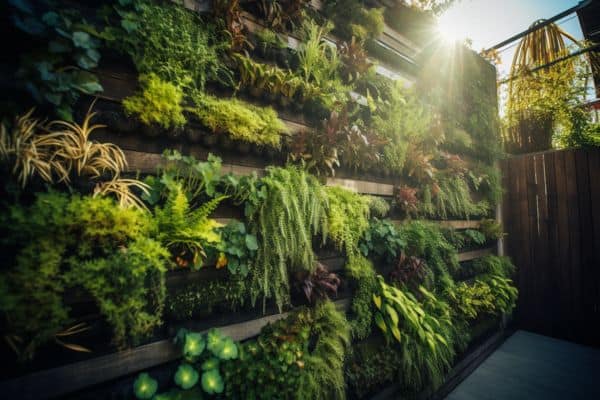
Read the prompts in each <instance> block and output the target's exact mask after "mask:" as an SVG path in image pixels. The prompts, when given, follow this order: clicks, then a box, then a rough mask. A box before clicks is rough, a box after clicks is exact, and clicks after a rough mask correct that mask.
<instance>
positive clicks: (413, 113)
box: [372, 83, 441, 176]
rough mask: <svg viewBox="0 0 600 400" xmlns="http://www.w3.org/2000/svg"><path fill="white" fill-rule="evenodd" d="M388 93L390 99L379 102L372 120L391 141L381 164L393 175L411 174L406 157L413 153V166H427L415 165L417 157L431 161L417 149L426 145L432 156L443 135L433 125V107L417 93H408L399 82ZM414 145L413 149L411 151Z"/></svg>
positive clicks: (388, 140)
mask: <svg viewBox="0 0 600 400" xmlns="http://www.w3.org/2000/svg"><path fill="white" fill-rule="evenodd" d="M386 92H387V93H386V97H387V98H385V99H384V100H383V101H380V102H379V103H378V107H377V109H376V111H375V113H374V115H373V117H372V126H373V128H374V130H375V131H376V132H378V133H379V134H380V135H381V136H382V137H383V138H385V139H386V140H387V142H388V143H387V144H386V146H384V148H383V156H382V158H381V164H382V165H383V166H384V167H385V168H386V169H387V170H389V171H390V172H391V173H393V174H394V175H398V176H402V175H411V169H413V168H414V167H413V168H411V166H410V165H408V166H407V165H406V163H407V155H408V154H409V153H410V157H409V158H410V160H409V161H411V160H412V161H413V162H412V163H413V164H415V165H420V166H423V164H424V163H422V162H421V163H417V162H415V161H416V160H417V156H419V155H420V156H421V160H428V158H427V157H429V154H421V153H422V151H421V150H420V149H419V148H418V147H423V146H421V144H424V143H427V145H426V146H425V147H427V149H428V150H429V151H428V153H429V152H430V151H431V148H432V147H433V148H434V149H435V146H436V145H437V143H438V142H439V141H440V135H441V133H440V130H439V129H437V127H436V125H435V124H434V123H433V122H434V119H433V115H432V111H431V110H430V107H428V106H426V105H425V104H424V103H423V101H422V100H421V99H419V98H418V97H417V95H416V94H415V93H414V92H410V91H407V90H406V89H404V88H403V87H402V85H401V84H400V83H396V84H395V85H394V86H392V87H391V88H387V90H386ZM434 128H435V129H434ZM411 145H412V146H413V149H412V151H409V147H410V146H411ZM417 145H418V146H417ZM415 170H417V169H416V168H415ZM420 170H421V169H420V168H419V169H418V171H420ZM423 170H425V169H423ZM413 174H414V172H413Z"/></svg>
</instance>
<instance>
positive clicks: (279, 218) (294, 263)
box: [233, 167, 328, 309]
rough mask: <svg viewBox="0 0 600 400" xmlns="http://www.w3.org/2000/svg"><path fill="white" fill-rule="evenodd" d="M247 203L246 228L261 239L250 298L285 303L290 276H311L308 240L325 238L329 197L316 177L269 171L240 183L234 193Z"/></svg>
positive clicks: (283, 170)
mask: <svg viewBox="0 0 600 400" xmlns="http://www.w3.org/2000/svg"><path fill="white" fill-rule="evenodd" d="M233 190H234V192H235V197H236V199H237V201H239V202H240V203H241V202H245V203H246V204H245V213H246V217H247V218H248V222H249V225H250V229H251V230H252V231H253V233H254V234H255V235H256V236H257V237H258V239H259V247H258V251H257V257H256V262H255V263H254V265H256V268H254V270H253V271H252V279H251V284H250V294H251V298H252V302H253V303H255V301H256V299H257V298H258V297H259V296H262V298H263V308H264V307H265V305H266V300H267V299H269V298H273V299H275V302H276V304H277V306H278V307H279V309H281V308H282V307H283V305H284V304H287V303H288V302H289V274H288V271H307V272H312V271H314V269H315V267H316V258H315V254H314V252H313V249H312V239H313V237H314V236H317V235H318V234H322V236H323V240H325V237H326V236H327V232H328V228H327V227H328V223H327V194H326V192H325V190H324V189H323V187H322V186H321V184H320V183H319V182H318V181H317V179H316V178H315V177H313V176H312V175H309V174H307V173H306V172H304V171H302V170H300V169H298V168H296V167H286V168H274V167H270V168H268V169H267V175H266V176H264V177H263V178H261V179H255V178H254V179H253V178H251V177H250V178H246V179H242V180H241V181H240V182H239V183H237V184H236V186H235V187H234V188H233Z"/></svg>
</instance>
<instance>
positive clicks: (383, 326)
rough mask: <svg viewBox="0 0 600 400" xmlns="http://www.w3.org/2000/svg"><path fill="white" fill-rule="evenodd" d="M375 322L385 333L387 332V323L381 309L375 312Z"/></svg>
mask: <svg viewBox="0 0 600 400" xmlns="http://www.w3.org/2000/svg"><path fill="white" fill-rule="evenodd" d="M375 323H376V324H377V326H378V327H379V329H381V330H382V331H383V333H387V325H386V324H385V321H384V320H383V316H382V315H381V313H380V312H379V311H378V312H376V313H375Z"/></svg>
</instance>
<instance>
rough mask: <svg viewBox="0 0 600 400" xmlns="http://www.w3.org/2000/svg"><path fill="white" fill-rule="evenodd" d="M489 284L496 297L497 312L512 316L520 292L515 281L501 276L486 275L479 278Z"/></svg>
mask: <svg viewBox="0 0 600 400" xmlns="http://www.w3.org/2000/svg"><path fill="white" fill-rule="evenodd" d="M479 279H480V280H482V281H484V282H485V283H487V284H488V286H489V287H490V289H491V291H492V295H493V296H494V303H495V304H494V305H495V308H496V310H497V311H499V312H502V313H505V314H510V313H511V312H512V310H513V309H514V308H515V305H516V302H517V297H518V294H519V292H518V290H517V288H516V287H515V286H514V284H513V281H512V280H510V279H508V278H505V277H503V276H499V275H486V276H484V277H481V278H479Z"/></svg>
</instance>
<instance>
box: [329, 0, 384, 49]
mask: <svg viewBox="0 0 600 400" xmlns="http://www.w3.org/2000/svg"><path fill="white" fill-rule="evenodd" d="M324 11H325V15H327V16H328V17H329V18H331V19H332V20H333V22H334V23H335V31H336V32H338V33H339V34H340V36H342V37H343V38H346V39H350V38H351V37H356V38H357V39H359V40H361V41H364V40H366V39H374V38H376V37H377V36H379V35H381V33H382V32H383V28H384V21H383V9H381V8H367V7H365V5H364V4H363V2H362V1H359V0H335V1H328V2H327V4H326V5H325V8H324Z"/></svg>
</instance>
